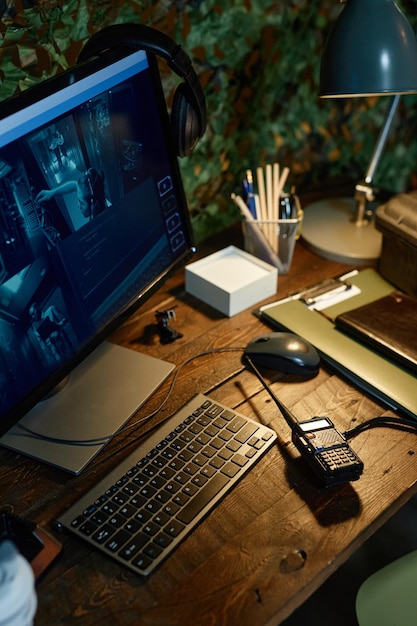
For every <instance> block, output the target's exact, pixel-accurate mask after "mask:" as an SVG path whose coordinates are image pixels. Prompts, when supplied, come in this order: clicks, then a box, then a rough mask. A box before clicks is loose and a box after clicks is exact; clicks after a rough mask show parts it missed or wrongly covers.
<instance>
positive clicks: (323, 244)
mask: <svg viewBox="0 0 417 626" xmlns="http://www.w3.org/2000/svg"><path fill="white" fill-rule="evenodd" d="M355 213H356V202H355V200H353V198H328V199H326V200H320V201H318V202H314V203H313V204H310V205H309V206H307V207H305V210H304V218H303V227H302V233H301V236H302V238H303V241H304V242H305V244H306V245H307V247H309V248H310V249H311V250H313V252H315V253H316V254H318V255H319V256H322V257H324V258H326V259H331V260H333V261H338V262H340V263H349V264H352V263H354V264H356V265H373V264H375V262H376V261H377V259H378V258H379V256H380V255H381V245H382V235H381V233H379V232H378V231H377V230H376V228H375V226H374V223H373V220H371V221H370V222H368V223H367V224H364V225H362V226H357V225H356V224H355V221H354V218H355Z"/></svg>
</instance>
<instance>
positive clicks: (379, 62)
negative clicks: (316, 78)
mask: <svg viewBox="0 0 417 626" xmlns="http://www.w3.org/2000/svg"><path fill="white" fill-rule="evenodd" d="M413 92H417V40H416V36H415V33H414V31H413V29H412V28H411V26H410V24H409V22H408V21H407V19H406V17H405V15H404V14H403V13H402V12H401V10H400V9H399V8H398V6H397V5H396V4H395V2H394V0H347V2H346V3H345V6H344V8H343V9H342V11H341V13H340V15H339V16H338V18H337V20H336V22H335V24H334V27H333V30H332V32H331V33H330V36H329V38H328V40H327V42H326V46H325V49H324V53H323V56H322V60H321V71H320V96H321V97H324V98H326V97H349V96H366V95H375V94H394V93H398V94H401V93H413Z"/></svg>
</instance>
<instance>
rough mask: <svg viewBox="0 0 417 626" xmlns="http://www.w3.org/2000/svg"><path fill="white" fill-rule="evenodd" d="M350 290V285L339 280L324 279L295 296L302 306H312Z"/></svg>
mask: <svg viewBox="0 0 417 626" xmlns="http://www.w3.org/2000/svg"><path fill="white" fill-rule="evenodd" d="M351 288H352V285H351V283H349V282H345V281H344V280H341V279H340V278H324V279H323V280H321V281H320V282H318V283H315V284H314V285H311V286H310V287H306V289H303V290H302V291H298V292H297V294H296V295H297V297H298V298H299V299H300V300H301V301H302V302H304V304H306V305H307V306H312V305H313V304H316V303H317V302H321V301H322V300H327V299H328V298H333V297H334V296H335V295H337V294H339V293H343V292H344V291H348V290H349V289H351ZM294 295H295V294H294Z"/></svg>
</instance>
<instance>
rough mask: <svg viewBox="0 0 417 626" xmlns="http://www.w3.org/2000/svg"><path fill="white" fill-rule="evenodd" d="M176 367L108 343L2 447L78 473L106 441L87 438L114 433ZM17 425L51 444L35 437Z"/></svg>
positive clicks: (12, 432) (3, 439)
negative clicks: (39, 435) (92, 441)
mask: <svg viewBox="0 0 417 626" xmlns="http://www.w3.org/2000/svg"><path fill="white" fill-rule="evenodd" d="M173 369H174V365H172V364H171V363H167V362H165V361H161V360H159V359H155V358H154V357H150V356H147V355H144V354H141V353H139V352H136V351H134V350H129V349H128V348H124V347H121V346H117V345H114V344H112V343H109V342H104V343H102V344H101V345H100V346H99V347H98V348H96V350H95V351H94V352H93V353H92V354H90V355H89V356H88V357H87V358H86V359H85V360H84V361H83V362H82V363H80V365H79V366H78V367H77V368H76V369H75V370H74V371H73V372H72V373H71V375H70V376H69V379H68V383H67V384H66V385H65V387H64V388H63V389H62V390H61V391H60V392H59V393H56V394H55V395H53V396H50V397H49V398H48V399H46V400H43V401H42V402H39V403H38V404H37V405H36V406H35V407H34V408H33V409H31V411H30V412H29V413H27V414H26V415H25V416H24V417H23V418H22V419H21V420H20V422H19V423H18V424H17V425H15V426H13V427H12V428H11V429H10V430H9V431H8V432H7V433H6V434H5V435H3V436H2V437H1V438H0V444H1V445H2V446H5V447H7V448H10V449H12V450H15V451H17V452H21V453H23V454H25V455H27V456H30V457H32V458H35V459H37V460H39V461H43V462H45V463H48V464H50V465H53V466H55V467H59V468H61V469H64V470H66V471H68V472H71V473H72V474H79V473H80V472H81V471H82V470H83V469H84V468H85V467H86V465H87V464H88V463H89V462H90V461H91V460H92V459H93V458H94V457H95V456H96V455H97V454H98V453H99V452H100V450H101V449H102V448H103V446H104V445H106V443H107V442H106V441H103V442H100V443H96V442H94V443H91V442H88V440H95V441H96V440H97V439H99V438H106V437H109V436H111V435H113V434H114V433H115V432H116V431H117V430H118V429H119V428H121V427H122V426H123V425H124V424H125V423H126V422H127V421H128V419H129V418H130V417H131V416H132V415H133V414H134V413H135V412H136V410H137V409H138V408H139V407H140V406H141V405H142V404H143V403H144V402H145V401H146V400H147V399H148V398H149V397H150V396H151V395H152V393H154V391H155V390H156V389H157V388H158V387H159V386H160V385H161V384H162V383H163V381H164V380H165V379H166V378H167V376H168V375H169V374H170V372H172V370H173ZM19 424H21V425H22V426H26V427H27V428H30V429H31V430H33V431H35V432H37V433H41V434H44V435H45V436H46V437H48V438H49V440H48V439H43V438H41V437H36V436H34V435H31V434H30V433H28V432H27V431H25V430H23V429H22V428H20V427H19ZM51 438H55V439H59V440H65V441H64V442H61V441H59V442H57V441H51V440H50V439H51ZM67 441H68V443H66V442H67Z"/></svg>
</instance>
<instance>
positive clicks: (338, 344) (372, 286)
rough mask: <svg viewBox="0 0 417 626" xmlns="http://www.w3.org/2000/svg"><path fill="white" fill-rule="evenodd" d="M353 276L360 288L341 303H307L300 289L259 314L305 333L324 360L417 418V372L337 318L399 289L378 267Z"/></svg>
mask: <svg viewBox="0 0 417 626" xmlns="http://www.w3.org/2000/svg"><path fill="white" fill-rule="evenodd" d="M347 280H348V281H349V283H351V284H352V285H356V287H358V288H359V290H360V293H358V295H354V296H353V297H350V298H347V299H346V300H343V301H342V302H339V303H337V304H331V300H329V306H326V308H325V309H323V310H322V313H320V312H318V311H316V310H314V309H311V308H309V307H307V305H306V304H304V302H303V301H302V300H301V299H300V298H299V297H298V296H297V294H293V295H292V296H291V297H287V298H284V299H282V300H279V301H278V302H275V303H273V304H269V305H266V306H264V307H261V308H260V309H259V310H258V311H257V313H258V315H260V317H261V318H262V319H264V320H265V321H266V322H268V323H269V324H270V325H271V326H272V327H274V328H277V329H280V330H289V331H291V332H293V333H296V334H297V335H300V336H301V337H304V339H306V340H307V341H309V342H310V343H311V344H313V346H315V347H316V349H317V350H318V352H319V354H320V357H321V359H322V360H323V362H324V363H327V364H328V365H330V366H331V367H332V368H334V369H335V370H336V372H337V373H339V374H341V375H342V376H343V377H344V378H346V379H347V380H349V381H350V382H352V383H353V384H354V385H356V386H358V387H359V388H360V389H362V390H364V391H365V392H367V393H369V394H370V395H372V396H373V397H375V398H376V399H377V400H379V401H382V402H383V403H384V404H385V405H387V406H388V407H390V408H391V409H393V410H395V411H398V410H399V411H401V412H404V413H406V414H407V415H409V416H412V417H417V385H416V376H414V375H413V374H412V373H411V372H410V371H408V370H407V369H405V368H402V367H401V366H400V365H397V364H395V363H393V362H392V361H390V360H389V359H387V358H386V357H384V356H383V355H381V354H379V353H377V352H375V351H374V350H372V349H371V348H369V347H367V346H366V345H365V344H362V343H360V342H359V341H358V340H356V339H354V338H352V337H350V336H348V335H347V334H345V333H343V332H342V331H340V330H338V329H337V328H336V327H335V325H334V323H333V322H332V319H334V318H335V317H336V315H338V314H340V313H342V312H345V311H349V310H351V309H354V308H356V307H358V306H361V305H362V304H366V303H368V302H372V301H373V300H376V299H377V298H381V297H383V296H385V295H387V294H389V293H391V292H392V291H394V289H395V288H394V287H393V285H391V284H390V283H388V282H387V281H385V280H384V279H383V278H382V277H381V276H380V275H379V274H378V273H377V272H376V271H375V270H372V269H366V270H362V271H359V272H358V273H357V274H356V275H354V276H349V278H348V279H347Z"/></svg>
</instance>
